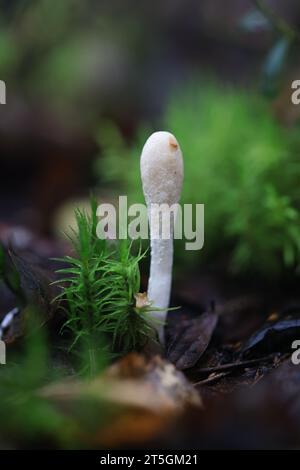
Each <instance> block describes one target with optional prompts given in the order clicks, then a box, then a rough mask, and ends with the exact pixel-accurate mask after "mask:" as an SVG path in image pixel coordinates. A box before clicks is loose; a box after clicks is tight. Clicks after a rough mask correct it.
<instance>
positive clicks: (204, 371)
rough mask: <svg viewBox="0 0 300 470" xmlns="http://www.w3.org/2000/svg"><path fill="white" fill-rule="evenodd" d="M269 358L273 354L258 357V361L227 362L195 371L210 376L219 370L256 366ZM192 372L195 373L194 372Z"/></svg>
mask: <svg viewBox="0 0 300 470" xmlns="http://www.w3.org/2000/svg"><path fill="white" fill-rule="evenodd" d="M271 357H273V354H270V355H269V356H264V357H260V358H258V359H249V360H248V361H240V362H229V363H227V364H221V365H219V366H215V367H206V368H204V369H197V372H201V373H202V374H211V373H212V372H218V371H220V370H228V369H235V368H237V367H246V366H250V365H252V364H257V363H259V362H263V361H266V360H269V359H271ZM193 372H195V370H194V371H193Z"/></svg>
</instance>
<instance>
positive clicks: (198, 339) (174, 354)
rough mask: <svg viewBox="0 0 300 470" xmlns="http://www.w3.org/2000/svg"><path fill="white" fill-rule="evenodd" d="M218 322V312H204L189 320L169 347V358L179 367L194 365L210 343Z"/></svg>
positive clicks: (181, 368) (187, 367)
mask: <svg viewBox="0 0 300 470" xmlns="http://www.w3.org/2000/svg"><path fill="white" fill-rule="evenodd" d="M217 322H218V315H217V314H216V313H206V312H205V313H203V314H202V315H200V316H199V317H198V318H195V319H192V320H187V321H185V322H184V323H183V329H182V330H181V331H179V332H178V333H177V334H176V336H175V338H174V339H173V341H172V342H171V344H170V346H169V348H168V353H167V356H168V359H169V360H170V361H171V362H173V364H175V365H176V367H177V369H179V370H184V369H189V368H190V367H193V366H194V365H195V364H196V363H197V362H198V360H199V359H200V357H201V356H202V354H203V353H204V352H205V350H206V348H207V346H208V345H209V343H210V340H211V337H212V334H213V332H214V330H215V328H216V325H217Z"/></svg>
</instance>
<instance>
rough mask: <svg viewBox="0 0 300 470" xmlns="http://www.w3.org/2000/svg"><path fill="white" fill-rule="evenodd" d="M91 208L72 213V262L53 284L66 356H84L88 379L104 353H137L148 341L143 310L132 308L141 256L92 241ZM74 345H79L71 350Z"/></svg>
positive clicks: (128, 246) (145, 310)
mask: <svg viewBox="0 0 300 470" xmlns="http://www.w3.org/2000/svg"><path fill="white" fill-rule="evenodd" d="M96 209H97V203H96V202H95V201H93V203H92V207H91V215H88V214H86V213H85V212H81V211H79V210H78V211H76V220H77V231H76V232H75V233H73V235H72V236H71V237H70V239H71V241H72V244H73V247H74V251H75V254H74V257H70V256H66V257H65V258H64V259H63V260H62V261H63V262H64V263H66V264H67V267H66V268H63V269H59V270H58V271H57V272H58V274H59V275H60V280H59V281H57V283H58V284H59V285H60V287H61V289H62V291H61V294H60V295H59V296H58V299H59V300H61V301H64V302H65V311H66V315H67V320H66V322H65V324H64V329H66V328H67V329H69V330H70V331H71V335H72V342H71V345H70V350H74V349H76V347H77V346H79V349H80V350H83V351H85V357H84V361H83V362H85V368H86V369H87V372H88V373H89V374H92V375H93V374H94V373H95V372H96V371H97V368H98V362H99V361H100V364H101V358H102V356H103V354H104V356H106V355H107V353H122V354H123V353H126V352H128V351H132V350H136V349H139V348H141V347H142V346H143V345H144V344H145V343H146V342H147V340H148V339H149V337H150V336H153V329H152V327H151V326H150V324H149V323H148V321H147V320H148V313H149V312H150V311H151V309H150V308H149V307H147V306H145V307H143V308H136V299H135V295H136V294H137V293H139V290H140V272H139V262H140V260H141V258H142V257H143V255H141V254H140V253H139V254H137V255H134V254H132V252H131V244H130V243H129V242H128V241H127V240H124V241H122V242H119V243H117V244H112V243H111V242H108V241H107V240H106V239H104V240H101V239H99V238H98V237H97V234H96V228H97V218H96ZM77 343H79V345H78V344H77Z"/></svg>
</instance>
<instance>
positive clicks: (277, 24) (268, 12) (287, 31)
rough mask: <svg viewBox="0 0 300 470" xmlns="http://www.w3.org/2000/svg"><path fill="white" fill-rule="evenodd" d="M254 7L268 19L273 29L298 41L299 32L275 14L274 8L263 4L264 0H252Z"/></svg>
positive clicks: (299, 38)
mask: <svg viewBox="0 0 300 470" xmlns="http://www.w3.org/2000/svg"><path fill="white" fill-rule="evenodd" d="M253 2H254V4H255V6H256V8H258V10H259V11H260V12H261V13H262V14H263V15H264V16H265V17H266V18H267V19H268V20H269V21H270V23H271V24H272V26H273V27H274V29H276V30H277V31H278V32H280V33H281V34H283V35H284V36H286V37H288V38H289V39H290V40H292V41H295V40H297V41H300V33H299V32H298V31H297V30H295V29H294V28H293V27H292V26H291V25H290V24H289V23H287V21H285V20H284V19H283V18H281V17H280V16H278V15H276V13H275V12H274V10H273V9H272V8H270V7H269V6H268V5H266V4H265V2H264V0H253Z"/></svg>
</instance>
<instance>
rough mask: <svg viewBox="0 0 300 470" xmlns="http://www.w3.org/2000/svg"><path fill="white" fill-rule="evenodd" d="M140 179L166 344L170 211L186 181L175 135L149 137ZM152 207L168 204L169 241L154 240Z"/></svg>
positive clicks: (152, 293) (153, 293)
mask: <svg viewBox="0 0 300 470" xmlns="http://www.w3.org/2000/svg"><path fill="white" fill-rule="evenodd" d="M141 176H142V183H143V191H144V195H145V200H146V203H147V208H148V217H149V222H150V233H151V265H150V277H149V284H148V299H149V301H150V302H151V303H152V305H153V306H155V307H158V308H159V309H160V310H158V311H156V312H153V314H152V315H153V318H154V319H158V320H159V324H160V326H158V333H159V338H160V340H161V342H162V343H163V340H164V322H165V320H166V315H167V309H168V307H169V302H170V292H171V282H172V265H173V238H174V217H172V215H171V213H170V211H169V209H168V208H169V207H170V206H172V205H173V204H176V203H178V201H179V198H180V193H181V188H182V181H183V160H182V153H181V150H180V147H179V144H178V142H177V140H176V139H175V137H174V136H173V135H172V134H170V133H169V132H163V131H160V132H155V133H154V134H152V135H151V136H150V137H149V139H148V140H147V142H146V143H145V145H144V148H143V151H142V155H141ZM153 204H167V205H168V206H166V207H165V208H164V209H163V210H162V214H163V217H169V221H170V234H169V237H168V239H164V238H163V236H162V234H160V236H159V237H158V238H157V239H154V238H153V233H154V232H155V229H156V228H157V227H156V226H154V225H156V224H157V220H156V221H155V220H153V217H152V215H153V212H152V211H153ZM156 323H157V322H156ZM154 324H155V322H154Z"/></svg>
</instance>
